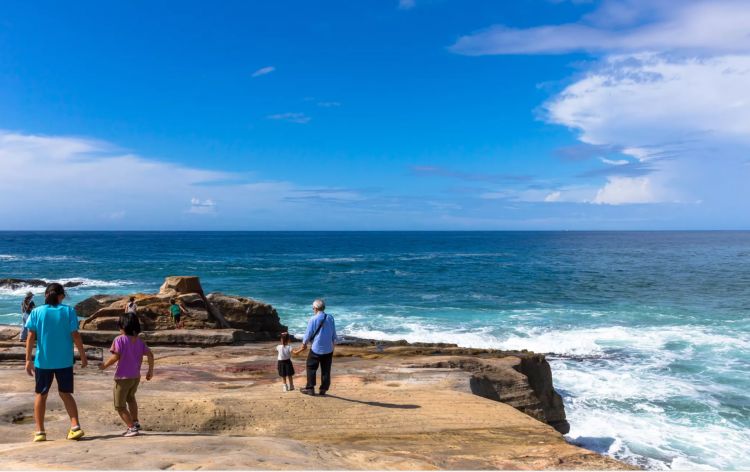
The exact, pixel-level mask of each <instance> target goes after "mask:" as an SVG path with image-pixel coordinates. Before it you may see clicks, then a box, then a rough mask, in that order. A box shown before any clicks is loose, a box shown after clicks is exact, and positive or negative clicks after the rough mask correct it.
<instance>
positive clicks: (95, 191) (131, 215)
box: [0, 130, 354, 229]
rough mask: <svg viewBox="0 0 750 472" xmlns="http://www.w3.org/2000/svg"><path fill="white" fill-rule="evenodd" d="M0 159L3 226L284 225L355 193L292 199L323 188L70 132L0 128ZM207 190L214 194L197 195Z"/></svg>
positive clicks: (0, 221) (0, 222)
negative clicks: (168, 157)
mask: <svg viewBox="0 0 750 472" xmlns="http://www.w3.org/2000/svg"><path fill="white" fill-rule="evenodd" d="M0 163H1V164H2V176H3V181H2V184H0V214H2V215H3V218H2V219H0V228H6V229H74V228H75V229H100V228H118V229H179V228H193V227H196V225H198V224H199V222H200V221H202V220H201V219H200V218H198V217H199V215H209V214H210V215H215V216H216V218H215V219H213V220H212V221H213V222H215V223H216V224H222V225H224V227H232V228H238V227H254V228H258V227H260V228H273V227H282V228H283V227H286V226H284V225H285V222H288V221H306V218H308V215H310V214H311V213H314V212H322V213H323V215H325V214H333V213H335V212H333V211H331V209H332V206H334V205H336V204H337V198H338V199H346V198H354V191H346V192H345V191H335V192H332V193H331V194H330V196H331V197H332V198H329V199H327V200H325V203H326V204H325V205H320V203H319V202H318V203H317V204H314V203H312V202H306V201H304V200H303V199H297V200H295V199H294V197H299V196H300V195H306V196H310V195H313V194H317V193H322V190H320V189H317V188H313V189H310V188H307V187H304V186H297V185H295V184H293V183H291V182H286V181H258V180H257V179H256V180H255V181H252V180H250V179H249V177H248V176H246V175H240V174H237V173H233V172H224V171H216V170H208V169H201V168H196V167H190V166H186V165H181V164H174V163H171V162H166V161H161V160H157V159H150V158H146V157H143V156H139V155H137V154H134V153H131V152H127V151H124V150H122V149H119V148H118V147H116V146H114V145H112V144H110V143H107V142H103V141H97V140H94V139H88V138H81V137H71V136H41V135H33V134H24V133H18V132H11V131H2V130H0ZM206 182H210V183H211V185H210V186H207V185H206ZM205 191H210V193H211V195H210V198H208V197H209V196H207V195H200V192H205ZM217 202H221V212H219V211H217V209H218V208H219V205H218V204H217ZM196 218H198V219H196ZM349 220H350V221H351V217H349ZM321 221H323V220H321ZM200 227H205V226H200Z"/></svg>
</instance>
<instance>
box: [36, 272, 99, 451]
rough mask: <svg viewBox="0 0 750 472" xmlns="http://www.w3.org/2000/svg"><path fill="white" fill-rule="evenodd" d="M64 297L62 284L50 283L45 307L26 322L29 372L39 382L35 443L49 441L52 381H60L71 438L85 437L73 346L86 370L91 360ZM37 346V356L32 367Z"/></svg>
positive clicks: (46, 291)
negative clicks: (47, 416) (47, 428)
mask: <svg viewBox="0 0 750 472" xmlns="http://www.w3.org/2000/svg"><path fill="white" fill-rule="evenodd" d="M64 298H65V289H64V288H63V286H62V285H60V284H58V283H52V284H49V285H48V286H47V289H46V290H45V292H44V305H42V306H40V307H38V308H35V309H34V310H33V311H32V312H31V315H29V319H28V321H27V322H26V327H27V328H28V329H29V336H28V339H27V340H26V372H27V373H28V374H29V375H31V376H34V378H35V380H36V388H35V392H36V398H35V400H34V420H35V421H36V433H35V434H34V442H39V441H46V440H47V433H46V432H45V430H44V416H45V413H46V410H47V395H48V394H49V390H50V388H51V387H52V380H53V379H55V380H57V391H58V393H59V394H60V398H61V399H62V401H63V404H64V405H65V410H66V411H67V412H68V416H69V417H70V430H69V431H68V439H73V440H78V439H81V438H82V437H83V430H82V429H81V425H80V423H79V422H78V405H76V401H75V399H74V398H73V363H74V357H73V344H75V347H76V349H78V354H80V356H81V367H84V368H85V367H86V366H87V365H88V360H87V359H86V351H85V350H84V349H83V341H82V340H81V333H79V332H78V317H77V316H76V311H75V310H74V309H73V307H71V306H68V305H63V304H62V301H63V299H64ZM34 346H36V356H35V357H34V361H33V364H32V360H31V357H32V353H33V351H34Z"/></svg>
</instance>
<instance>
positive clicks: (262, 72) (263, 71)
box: [251, 66, 276, 78]
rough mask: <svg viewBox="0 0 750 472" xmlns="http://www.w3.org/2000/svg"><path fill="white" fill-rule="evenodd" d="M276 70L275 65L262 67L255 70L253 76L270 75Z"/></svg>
mask: <svg viewBox="0 0 750 472" xmlns="http://www.w3.org/2000/svg"><path fill="white" fill-rule="evenodd" d="M275 70H276V68H275V67H274V66H266V67H261V68H260V69H258V70H256V71H255V72H253V74H252V76H251V77H252V78H256V77H260V76H261V75H268V74H270V73H271V72H273V71H275Z"/></svg>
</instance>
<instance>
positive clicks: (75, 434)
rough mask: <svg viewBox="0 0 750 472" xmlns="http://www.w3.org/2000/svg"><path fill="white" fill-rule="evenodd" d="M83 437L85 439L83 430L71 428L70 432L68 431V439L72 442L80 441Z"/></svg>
mask: <svg viewBox="0 0 750 472" xmlns="http://www.w3.org/2000/svg"><path fill="white" fill-rule="evenodd" d="M82 437H83V430H82V429H81V428H76V429H72V428H71V429H70V431H68V439H70V440H73V441H78V440H79V439H81V438H82Z"/></svg>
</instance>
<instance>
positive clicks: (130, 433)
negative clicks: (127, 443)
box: [122, 426, 139, 438]
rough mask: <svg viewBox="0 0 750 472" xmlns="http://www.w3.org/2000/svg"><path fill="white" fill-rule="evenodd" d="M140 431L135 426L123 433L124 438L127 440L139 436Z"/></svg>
mask: <svg viewBox="0 0 750 472" xmlns="http://www.w3.org/2000/svg"><path fill="white" fill-rule="evenodd" d="M138 434H139V433H138V430H137V429H135V426H133V427H132V428H128V429H127V430H126V431H125V432H124V433H122V435H123V436H125V437H126V438H132V437H133V436H138Z"/></svg>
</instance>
